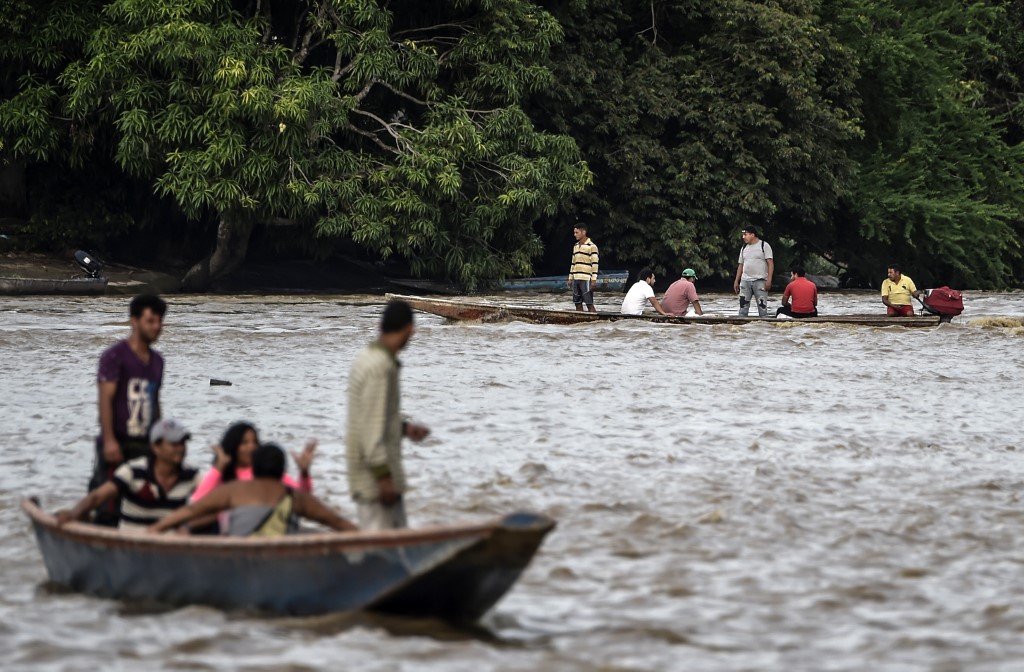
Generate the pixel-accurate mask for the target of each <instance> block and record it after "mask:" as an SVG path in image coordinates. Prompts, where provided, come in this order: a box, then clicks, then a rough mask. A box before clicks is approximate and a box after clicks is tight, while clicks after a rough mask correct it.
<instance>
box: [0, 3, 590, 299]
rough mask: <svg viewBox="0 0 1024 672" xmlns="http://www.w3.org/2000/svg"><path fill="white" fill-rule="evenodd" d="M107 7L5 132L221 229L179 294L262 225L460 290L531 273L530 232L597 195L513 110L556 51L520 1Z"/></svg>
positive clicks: (556, 147)
mask: <svg viewBox="0 0 1024 672" xmlns="http://www.w3.org/2000/svg"><path fill="white" fill-rule="evenodd" d="M61 4H62V5H63V6H65V7H66V6H69V4H70V3H61ZM102 4H103V7H102V12H101V15H100V19H99V22H98V25H96V26H94V27H93V28H92V30H91V31H88V34H87V35H85V36H84V40H83V41H82V42H81V47H82V51H83V55H82V57H81V58H78V59H76V60H72V61H71V62H70V63H69V64H68V65H67V66H66V67H64V68H63V69H62V70H61V71H60V72H59V74H57V75H56V76H53V75H52V73H48V76H47V75H43V76H40V75H36V74H34V73H32V74H27V75H26V76H24V77H22V79H21V81H20V86H19V91H18V93H17V94H16V95H15V96H13V97H12V98H11V99H9V100H8V101H6V102H5V103H4V104H3V105H2V106H0V128H2V130H3V132H4V136H5V137H6V138H9V139H14V144H13V145H12V149H13V152H14V153H15V155H16V156H19V157H22V158H26V159H27V158H34V159H48V158H52V157H53V156H55V155H56V154H57V153H62V154H64V155H66V156H67V158H68V160H69V161H70V162H72V164H77V165H81V164H83V163H84V162H86V161H89V160H90V157H91V156H92V155H93V154H94V153H96V152H100V153H102V152H110V153H111V155H112V156H114V157H115V158H116V160H117V162H118V164H119V165H120V167H121V168H122V169H123V170H124V171H125V173H126V174H128V175H132V176H139V177H142V178H145V179H147V180H151V183H152V185H153V188H154V190H155V193H156V194H158V195H166V196H169V197H172V198H173V199H174V200H175V201H176V202H177V204H178V205H179V206H180V207H181V208H182V210H183V211H184V212H185V213H186V214H187V215H188V216H190V217H192V218H203V217H205V216H213V217H215V218H216V219H217V242H216V246H215V249H214V250H213V252H212V253H211V254H210V255H209V256H208V257H206V258H205V259H203V260H202V261H201V262H200V263H198V264H196V265H195V267H193V268H192V269H191V270H190V271H189V273H188V274H187V275H186V277H185V279H184V286H185V287H186V288H187V289H201V288H203V287H205V286H206V285H207V284H208V283H209V282H210V281H211V280H212V279H214V278H216V277H218V276H221V275H224V274H226V273H229V272H231V271H232V270H233V269H234V268H235V267H237V266H238V264H239V263H241V261H242V260H243V259H244V256H245V253H246V246H247V242H248V240H249V236H250V234H251V232H252V230H253V227H254V226H258V225H261V224H265V223H277V224H286V225H294V226H301V227H305V228H309V229H312V230H315V231H316V232H317V233H318V234H320V235H328V236H347V237H350V238H351V239H352V240H354V241H356V242H357V243H360V244H362V245H364V246H366V247H367V248H368V249H369V250H371V251H373V252H375V253H378V254H380V255H382V256H385V257H386V256H389V255H391V254H395V253H398V254H401V255H403V256H405V257H407V258H408V259H410V261H411V262H412V266H413V269H414V270H415V271H417V272H421V273H435V274H445V275H447V276H449V277H451V278H453V279H455V280H457V281H460V282H462V283H464V284H465V285H467V286H473V285H475V284H477V283H479V282H481V281H484V280H487V279H491V278H498V277H501V276H503V275H507V274H512V273H522V272H526V271H527V270H528V269H529V267H530V260H531V258H532V257H533V256H534V255H535V254H536V253H537V251H538V249H539V246H540V244H539V241H538V239H537V237H536V236H535V235H534V234H533V232H532V230H531V228H530V222H532V221H533V219H535V218H536V217H537V216H539V215H540V214H541V213H542V212H553V211H554V209H555V207H556V206H557V205H558V203H559V202H560V201H561V200H563V199H565V198H567V197H569V196H570V195H572V194H574V193H576V192H577V191H579V190H580V189H582V188H583V187H584V186H585V185H586V183H587V180H588V179H589V173H588V171H587V169H586V167H585V165H583V164H582V162H581V161H580V160H579V157H578V151H577V149H576V146H575V144H574V143H573V141H572V140H571V139H570V138H567V137H565V136H559V135H555V134H550V133H544V132H539V131H538V130H536V129H535V128H534V126H533V125H532V123H531V122H530V120H529V119H528V118H527V117H526V115H525V113H524V112H523V111H522V109H521V108H520V105H519V101H520V100H521V99H522V98H523V97H524V96H525V95H526V94H527V93H529V92H533V91H537V90H539V89H541V88H543V87H545V86H547V85H549V83H550V75H549V73H548V71H547V69H546V68H545V67H543V60H544V58H545V56H546V53H547V51H548V49H549V48H550V46H551V45H552V44H554V43H555V42H556V41H557V40H558V39H559V38H560V35H561V33H560V30H559V27H558V24H557V23H556V22H555V21H554V19H553V18H552V17H551V16H550V15H549V14H547V13H545V12H543V11H540V10H538V9H537V8H535V7H533V6H531V5H529V4H527V3H525V2H523V1H522V0H479V1H476V2H467V1H459V0H452V1H451V2H447V3H440V4H437V5H431V6H429V7H424V6H422V5H421V3H416V2H411V1H407V2H397V3H382V2H376V1H374V0H349V1H343V0H317V1H313V0H309V1H302V0H258V1H256V2H243V1H242V0H237V1H236V2H233V3H232V2H228V1H227V0H114V1H112V2H107V3H102ZM40 119H44V120H45V123H44V124H40V122H39V120H40Z"/></svg>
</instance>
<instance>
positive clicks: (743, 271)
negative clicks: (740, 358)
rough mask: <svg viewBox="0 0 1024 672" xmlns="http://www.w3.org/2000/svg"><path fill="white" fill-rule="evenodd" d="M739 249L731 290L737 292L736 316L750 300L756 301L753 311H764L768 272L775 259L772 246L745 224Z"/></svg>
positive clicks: (743, 313) (769, 281) (742, 313)
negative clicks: (738, 309)
mask: <svg viewBox="0 0 1024 672" xmlns="http://www.w3.org/2000/svg"><path fill="white" fill-rule="evenodd" d="M742 235H743V243H744V245H743V249H741V250H740V259H739V266H738V267H737V268H736V279H735V280H733V283H732V291H734V292H735V293H737V294H739V295H740V312H739V314H740V316H741V317H746V316H747V312H748V311H749V310H750V301H751V300H752V299H754V300H756V301H757V314H758V315H760V316H761V317H765V316H767V315H768V290H770V289H771V288H772V274H774V272H775V260H774V255H773V254H772V246H771V245H769V244H768V243H766V242H764V241H763V240H761V239H760V238H758V237H757V229H755V228H754V227H752V226H748V227H747V228H745V229H743V234H742Z"/></svg>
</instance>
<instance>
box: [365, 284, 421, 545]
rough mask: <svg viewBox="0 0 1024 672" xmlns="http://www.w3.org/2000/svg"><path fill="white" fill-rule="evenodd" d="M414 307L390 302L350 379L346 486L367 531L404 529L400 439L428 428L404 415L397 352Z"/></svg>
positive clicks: (415, 437) (405, 337)
mask: <svg viewBox="0 0 1024 672" xmlns="http://www.w3.org/2000/svg"><path fill="white" fill-rule="evenodd" d="M414 331H415V329H414V327H413V319H412V308H411V307H410V306H409V304H408V303H406V302H404V301H391V302H389V303H388V305H387V307H385V308H384V314H383V315H382V316H381V321H380V336H379V337H378V338H377V340H376V341H374V342H373V343H371V344H370V345H368V346H367V347H366V348H364V349H363V351H362V352H361V353H359V356H358V357H356V360H355V362H353V363H352V370H351V372H350V373H349V379H348V431H347V433H346V437H345V455H346V460H347V463H348V485H349V490H350V492H351V494H352V499H354V500H355V502H356V508H357V515H358V517H359V526H360V527H361V528H363V529H366V530H388V529H397V528H401V527H406V526H407V522H406V517H405V503H404V502H403V501H402V496H403V494H404V493H405V490H406V482H405V471H404V469H403V466H402V438H404V437H407V438H409V439H412V440H413V441H422V440H423V439H425V438H426V437H427V435H428V434H429V433H430V430H429V429H428V428H427V427H425V426H423V425H419V424H416V423H412V422H408V421H406V420H404V419H403V418H402V412H401V403H400V402H401V395H400V393H399V380H398V373H399V368H400V367H401V362H399V361H398V353H399V352H401V351H402V349H403V348H405V346H406V344H407V343H408V342H409V339H410V338H412V335H413V332H414Z"/></svg>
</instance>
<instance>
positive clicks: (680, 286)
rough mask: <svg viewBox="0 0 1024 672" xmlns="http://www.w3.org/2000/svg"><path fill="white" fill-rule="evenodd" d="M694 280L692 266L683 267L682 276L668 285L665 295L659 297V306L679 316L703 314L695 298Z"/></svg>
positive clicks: (694, 275)
mask: <svg viewBox="0 0 1024 672" xmlns="http://www.w3.org/2000/svg"><path fill="white" fill-rule="evenodd" d="M696 280H697V272H696V271H694V270H693V269H692V268H687V269H684V270H683V277H681V278H679V279H678V280H676V281H675V282H673V283H672V284H671V285H669V286H668V289H667V290H666V291H665V296H663V297H662V298H661V307H662V308H664V309H665V310H666V312H668V313H670V314H672V315H677V316H680V317H682V316H685V315H687V314H689V315H703V314H704V311H703V310H702V309H701V307H700V300H699V299H698V298H697V288H696V287H695V286H694V284H693V283H694V282H696Z"/></svg>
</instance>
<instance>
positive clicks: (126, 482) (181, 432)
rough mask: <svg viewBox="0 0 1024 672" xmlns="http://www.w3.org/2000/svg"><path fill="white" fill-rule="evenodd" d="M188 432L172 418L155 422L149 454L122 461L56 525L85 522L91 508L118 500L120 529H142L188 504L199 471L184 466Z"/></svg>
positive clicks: (62, 514) (60, 515) (62, 515)
mask: <svg viewBox="0 0 1024 672" xmlns="http://www.w3.org/2000/svg"><path fill="white" fill-rule="evenodd" d="M189 438H191V434H189V432H188V430H187V429H185V427H184V426H183V425H182V424H181V423H180V422H178V421H177V420H174V419H173V418H164V419H163V420H158V421H157V422H156V423H155V424H154V425H153V427H152V428H151V429H150V430H149V444H150V448H151V449H152V451H153V454H152V455H149V456H143V457H137V458H135V459H133V460H130V461H128V462H125V463H124V464H122V465H121V466H120V467H118V468H117V470H116V471H115V472H114V475H113V477H112V478H111V479H110V480H109V481H107V482H106V483H104V484H103V485H101V486H99V487H98V488H96V489H94V490H93V491H92V492H90V493H89V494H88V495H86V496H85V498H83V499H82V501H80V502H79V503H78V504H77V505H76V506H75V508H73V509H72V510H71V511H59V512H58V513H57V523H58V524H59V525H63V524H64V523H67V522H70V521H72V520H84V519H85V517H86V516H87V515H88V514H89V513H90V512H91V511H93V510H94V509H96V508H97V507H99V506H102V505H103V504H104V503H106V502H107V501H109V500H111V499H114V498H117V497H120V498H121V507H120V524H119V525H118V527H120V528H121V529H145V528H146V527H149V526H150V525H153V524H155V523H156V522H157V521H159V520H160V519H161V518H163V517H164V516H166V515H167V514H169V513H171V512H172V511H174V510H175V509H178V508H180V507H182V506H185V505H186V504H188V498H189V497H190V496H191V495H192V493H193V492H194V491H195V489H196V487H198V485H199V480H200V479H199V471H198V470H197V469H192V468H191V467H186V466H184V464H183V463H184V461H185V442H186V441H188V440H189Z"/></svg>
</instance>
